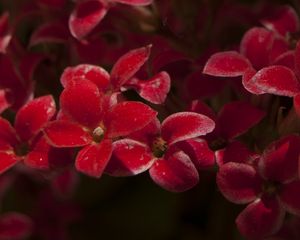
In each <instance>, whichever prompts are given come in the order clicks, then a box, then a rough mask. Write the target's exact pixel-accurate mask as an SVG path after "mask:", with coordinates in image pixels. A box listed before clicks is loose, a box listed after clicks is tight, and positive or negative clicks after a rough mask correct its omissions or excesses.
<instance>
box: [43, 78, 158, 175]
mask: <svg viewBox="0 0 300 240" xmlns="http://www.w3.org/2000/svg"><path fill="white" fill-rule="evenodd" d="M60 105H61V110H62V112H63V113H64V114H65V115H66V116H67V117H68V119H69V120H56V121H53V122H51V123H49V124H48V126H47V127H46V128H45V130H44V131H45V134H46V137H47V139H48V141H49V143H50V144H51V145H53V146H56V147H83V146H84V147H83V148H82V149H81V150H80V151H79V153H78V155H77V157H76V168H77V170H78V171H80V172H83V173H85V174H88V175H90V176H94V177H100V176H101V175H102V172H103V170H104V168H105V167H106V165H107V163H108V161H109V159H110V157H111V152H112V142H113V141H114V140H115V139H117V138H119V137H123V136H126V135H128V134H130V133H132V132H134V131H137V130H139V129H141V128H143V127H144V126H146V125H147V124H148V123H149V122H151V121H152V119H154V118H155V116H156V112H155V111H154V110H152V109H151V108H150V107H148V106H147V105H145V104H143V103H140V102H134V101H132V102H129V101H127V102H120V103H116V104H114V105H112V106H111V105H108V106H107V102H106V97H105V96H104V94H103V93H102V92H101V91H100V90H99V87H98V86H97V85H96V84H95V83H93V82H92V81H87V80H77V81H71V82H69V83H68V85H67V86H66V88H65V89H64V91H63V92H62V94H61V96H60Z"/></svg>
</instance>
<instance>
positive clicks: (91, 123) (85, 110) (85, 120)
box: [60, 80, 103, 128]
mask: <svg viewBox="0 0 300 240" xmlns="http://www.w3.org/2000/svg"><path fill="white" fill-rule="evenodd" d="M102 95H103V94H102V93H101V92H100V91H99V89H98V87H97V86H96V85H95V84H94V83H92V82H90V81H85V80H78V81H76V82H72V84H70V85H68V87H66V88H65V90H64V91H63V92H62V93H61V95H60V105H61V109H62V110H63V111H64V112H65V113H66V114H67V115H69V116H70V117H71V118H72V119H73V120H74V121H76V122H78V123H80V124H82V125H84V126H87V127H90V128H94V127H96V126H97V125H98V124H99V122H100V121H101V119H102V111H101V101H102Z"/></svg>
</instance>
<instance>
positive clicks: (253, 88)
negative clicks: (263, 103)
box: [242, 68, 265, 95]
mask: <svg viewBox="0 0 300 240" xmlns="http://www.w3.org/2000/svg"><path fill="white" fill-rule="evenodd" d="M255 74H256V70H255V69H253V68H249V69H248V70H247V71H246V72H245V73H244V75H243V78H242V84H243V86H244V88H245V89H246V90H247V91H249V92H250V93H252V94H256V95H259V94H263V93H265V92H264V91H262V90H261V89H260V88H258V87H257V85H256V84H255V83H254V82H252V81H251V80H252V77H253V76H254V75H255Z"/></svg>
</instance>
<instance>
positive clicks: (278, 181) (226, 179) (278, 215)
mask: <svg viewBox="0 0 300 240" xmlns="http://www.w3.org/2000/svg"><path fill="white" fill-rule="evenodd" d="M299 144H300V138H299V137H298V136H294V135H290V136H287V137H285V138H282V139H280V140H279V141H277V142H273V143H272V144H270V145H269V146H268V147H267V148H266V150H265V151H264V152H263V154H262V156H261V157H260V159H259V160H258V162H257V164H256V163H254V164H251V163H249V162H248V163H245V162H242V163H237V162H228V163H225V164H224V165H221V167H220V170H219V172H218V175H217V184H218V186H219V189H220V190H221V192H222V193H223V195H224V196H225V197H226V198H227V199H228V200H229V201H231V202H234V203H238V204H240V203H250V204H249V205H248V206H247V207H246V209H245V210H244V211H243V212H242V213H240V215H239V216H238V217H237V219H236V223H237V226H238V228H239V230H240V232H241V233H242V234H243V235H244V236H246V237H248V238H251V239H252V238H254V239H256V238H261V237H264V236H268V235H271V234H274V233H276V232H277V231H278V230H279V228H280V227H281V225H282V222H283V219H284V215H285V211H287V212H289V213H291V214H296V215H299V214H300V205H299V202H300V201H299V200H300V188H299V187H300V181H299V177H298V169H297V167H298V158H299V153H300V149H299ZM251 202H252V203H251Z"/></svg>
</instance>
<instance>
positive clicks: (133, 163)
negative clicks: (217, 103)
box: [105, 112, 214, 192]
mask: <svg viewBox="0 0 300 240" xmlns="http://www.w3.org/2000/svg"><path fill="white" fill-rule="evenodd" d="M213 129H214V122H213V121H212V120H211V119H210V118H208V117H206V116H204V115H201V114H197V113H192V112H179V113H175V114H172V115H170V116H169V117H167V118H166V119H165V120H164V121H163V122H162V124H161V126H160V124H159V123H158V121H154V122H152V123H150V124H149V125H148V126H146V127H145V128H144V129H141V130H140V131H138V132H135V133H132V134H131V135H130V136H129V137H130V138H133V139H135V141H133V140H131V139H127V140H125V139H124V140H120V141H123V142H124V145H122V144H120V145H119V144H118V145H114V148H113V154H112V158H111V161H110V162H109V164H108V166H107V168H106V169H105V171H106V172H107V173H108V174H110V175H113V176H128V175H135V174H138V173H140V172H142V171H146V170H147V169H149V168H150V170H149V173H150V176H151V178H152V179H153V181H154V182H155V183H157V184H158V185H160V186H161V187H162V188H164V189H166V190H169V191H172V192H182V191H186V190H188V189H190V188H192V187H194V186H195V185H196V184H197V183H198V180H199V175H198V171H197V168H205V167H209V166H211V165H212V164H213V163H214V157H213V154H210V155H209V151H210V150H209V148H208V146H207V145H205V143H203V142H201V141H197V140H196V139H195V138H196V137H198V136H202V135H205V134H207V133H209V132H211V131H212V130H213ZM139 142H142V143H143V144H142V143H139ZM129 143H131V144H130V145H129ZM126 144H127V147H126ZM138 146H139V147H140V151H139V154H133V152H134V151H135V150H136V149H137V147H138ZM120 148H121V149H120ZM184 151H185V152H184ZM197 151H203V153H205V154H208V155H209V156H208V155H205V156H202V155H201V153H200V152H199V155H201V156H199V155H197ZM189 155H190V156H189Z"/></svg>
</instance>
